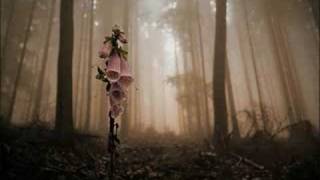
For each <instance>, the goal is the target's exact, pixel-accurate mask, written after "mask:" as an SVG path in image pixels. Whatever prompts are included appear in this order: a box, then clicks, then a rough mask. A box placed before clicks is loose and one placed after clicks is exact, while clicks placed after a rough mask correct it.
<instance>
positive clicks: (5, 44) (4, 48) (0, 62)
mask: <svg viewBox="0 0 320 180" xmlns="http://www.w3.org/2000/svg"><path fill="white" fill-rule="evenodd" d="M0 4H1V14H0V17H1V21H2V12H3V7H2V2H0ZM15 6H16V0H12V2H11V6H10V10H9V17H8V21H7V26H6V31H5V35H4V41H3V44H1V50H2V51H1V58H0V59H1V60H0V115H1V114H2V113H3V112H2V86H3V85H2V81H3V70H4V69H5V65H6V61H5V58H6V51H7V49H8V44H9V42H8V39H9V32H10V30H11V25H12V20H13V14H14V11H15ZM1 26H2V25H1ZM1 43H2V41H1ZM8 121H10V119H8Z"/></svg>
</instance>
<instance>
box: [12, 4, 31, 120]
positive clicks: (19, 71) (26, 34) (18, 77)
mask: <svg viewBox="0 0 320 180" xmlns="http://www.w3.org/2000/svg"><path fill="white" fill-rule="evenodd" d="M36 4H37V0H33V2H32V6H31V10H30V14H29V20H28V24H27V27H26V32H25V37H24V40H23V47H22V52H21V54H20V58H19V59H20V61H19V64H18V68H17V75H16V77H15V81H14V86H13V88H14V89H13V93H12V97H11V101H10V104H9V111H8V115H7V118H6V119H7V121H10V120H11V118H12V114H13V109H14V104H15V101H16V96H17V91H18V85H19V82H20V79H21V78H20V76H21V72H22V67H23V62H24V60H25V54H26V50H27V43H28V41H29V38H30V32H31V25H32V20H33V17H34V13H35V8H36Z"/></svg>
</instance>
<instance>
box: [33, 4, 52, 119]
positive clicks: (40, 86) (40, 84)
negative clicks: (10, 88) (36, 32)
mask: <svg viewBox="0 0 320 180" xmlns="http://www.w3.org/2000/svg"><path fill="white" fill-rule="evenodd" d="M51 1H52V2H51V10H50V15H49V21H48V30H47V34H46V39H45V45H44V53H43V57H42V61H41V67H40V73H39V75H38V76H39V77H38V80H37V81H36V83H37V85H36V87H37V96H36V97H35V105H34V108H33V112H32V115H31V118H32V120H38V119H39V112H40V103H41V98H42V91H43V82H44V75H45V72H46V65H47V62H48V57H49V47H50V37H51V31H52V24H53V17H54V12H55V4H56V0H51Z"/></svg>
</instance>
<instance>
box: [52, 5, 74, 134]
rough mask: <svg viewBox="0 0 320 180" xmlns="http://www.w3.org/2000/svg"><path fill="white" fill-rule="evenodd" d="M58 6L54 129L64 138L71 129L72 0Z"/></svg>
mask: <svg viewBox="0 0 320 180" xmlns="http://www.w3.org/2000/svg"><path fill="white" fill-rule="evenodd" d="M60 6H61V7H60V41H59V55H58V86H57V87H58V89H57V105H56V121H55V129H56V130H57V131H58V132H59V133H61V134H62V135H64V136H65V138H66V139H69V138H70V137H71V133H72V131H73V116H72V56H73V0H68V1H61V4H60Z"/></svg>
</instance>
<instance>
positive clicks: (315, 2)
mask: <svg viewBox="0 0 320 180" xmlns="http://www.w3.org/2000/svg"><path fill="white" fill-rule="evenodd" d="M309 3H310V5H311V8H312V13H313V16H314V19H315V22H316V24H317V25H318V28H320V23H319V21H320V18H319V17H320V16H319V6H320V5H319V3H320V1H319V0H309Z"/></svg>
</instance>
